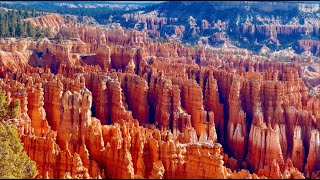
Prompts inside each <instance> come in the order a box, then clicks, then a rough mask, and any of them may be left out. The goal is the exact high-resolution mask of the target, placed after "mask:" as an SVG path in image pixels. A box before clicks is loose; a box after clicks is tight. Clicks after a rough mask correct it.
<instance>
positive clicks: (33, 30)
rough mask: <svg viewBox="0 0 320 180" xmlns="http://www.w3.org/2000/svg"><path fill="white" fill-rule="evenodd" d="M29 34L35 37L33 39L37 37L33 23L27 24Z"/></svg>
mask: <svg viewBox="0 0 320 180" xmlns="http://www.w3.org/2000/svg"><path fill="white" fill-rule="evenodd" d="M27 34H28V36H30V37H33V38H34V37H35V35H36V29H35V27H34V26H33V24H31V22H28V23H27Z"/></svg>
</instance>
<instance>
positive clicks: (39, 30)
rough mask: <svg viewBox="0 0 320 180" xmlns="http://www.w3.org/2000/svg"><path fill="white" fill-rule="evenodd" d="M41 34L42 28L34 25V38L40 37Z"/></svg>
mask: <svg viewBox="0 0 320 180" xmlns="http://www.w3.org/2000/svg"><path fill="white" fill-rule="evenodd" d="M41 36H42V30H41V28H40V27H39V26H37V27H36V38H37V39H38V38H40V37H41Z"/></svg>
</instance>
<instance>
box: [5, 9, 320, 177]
mask: <svg viewBox="0 0 320 180" xmlns="http://www.w3.org/2000/svg"><path fill="white" fill-rule="evenodd" d="M49 17H50V16H49ZM128 18H129V19H130V18H136V19H140V20H141V21H145V22H146V24H151V25H147V26H148V27H146V28H147V29H149V30H151V29H157V28H160V26H163V23H162V21H167V22H166V23H170V21H174V20H168V19H167V20H160V19H158V20H159V22H156V21H157V20H156V21H155V19H156V18H155V19H154V20H151V19H148V18H144V17H143V16H142V15H137V17H128ZM53 20H54V19H52V20H50V19H47V22H51V21H53ZM54 21H57V23H58V22H60V20H59V18H58V19H55V20H54ZM149 21H150V22H149ZM160 22H161V23H160ZM35 23H37V22H35ZM43 23H45V22H43ZM39 25H41V24H39ZM41 26H42V25H41ZM43 26H45V25H43ZM58 26H59V27H60V29H59V31H61V32H64V31H69V30H68V28H70V27H68V25H66V26H64V25H61V26H60V25H58V24H57V27H58ZM149 26H150V27H149ZM152 26H153V27H152ZM156 26H158V27H156ZM208 26H221V27H223V23H221V22H216V23H215V24H208V23H206V22H205V21H204V22H203V27H202V28H206V27H208ZM74 32H75V34H77V36H79V38H80V40H77V41H71V40H70V41H66V42H64V43H57V42H55V41H54V40H42V41H39V42H37V43H35V42H32V41H31V40H29V41H14V40H12V41H11V40H6V41H1V44H0V47H1V50H2V51H1V52H0V59H1V60H0V62H1V63H0V67H1V68H0V69H1V70H0V75H1V76H0V77H1V79H0V87H1V89H3V90H4V92H5V93H6V94H7V95H8V96H9V99H10V101H12V100H14V99H20V100H21V117H20V119H22V121H21V122H23V123H21V122H19V123H20V124H19V123H18V125H19V128H20V132H21V138H22V140H23V142H24V144H25V150H26V152H27V153H28V155H29V156H30V157H31V159H33V160H35V161H36V163H37V168H38V171H39V176H42V177H49V178H63V177H72V178H76V177H84V178H88V177H93V178H95V177H101V178H185V177H187V178H258V177H259V178H261V177H267V178H274V177H282V178H289V177H290V178H302V177H317V171H319V168H320V167H319V166H318V164H319V163H318V162H319V158H320V154H319V151H318V150H319V149H320V148H319V131H318V129H319V125H320V117H319V112H320V100H319V97H318V96H315V95H313V94H311V93H310V92H309V91H308V88H307V85H306V83H305V81H304V80H303V79H302V77H303V76H302V73H303V72H304V71H303V70H302V67H301V66H300V65H299V64H298V65H297V64H294V63H283V62H281V61H278V59H274V60H271V61H263V60H262V58H261V57H256V56H252V55H251V54H250V53H248V52H247V51H240V50H239V51H236V50H230V49H229V50H223V51H221V53H217V51H215V50H210V49H206V48H204V47H201V48H198V49H195V48H193V47H190V46H186V45H183V44H181V43H178V42H171V43H160V42H157V43H154V42H152V41H151V40H150V39H148V38H147V37H146V32H145V31H142V32H139V31H136V30H128V31H124V29H123V28H122V27H121V26H119V25H114V27H113V28H111V29H100V28H98V27H88V26H82V25H77V26H75V27H74ZM195 32H196V30H195ZM270 32H271V31H270ZM237 53H241V54H242V55H241V56H237V55H236V54H237ZM51 72H52V73H51ZM288 158H290V159H292V162H291V160H287V159H288ZM227 167H228V168H227ZM229 168H230V169H229ZM231 170H232V171H233V172H232V171H231ZM248 170H250V171H251V172H253V173H255V174H251V173H249V171H248ZM300 172H304V174H302V173H300Z"/></svg>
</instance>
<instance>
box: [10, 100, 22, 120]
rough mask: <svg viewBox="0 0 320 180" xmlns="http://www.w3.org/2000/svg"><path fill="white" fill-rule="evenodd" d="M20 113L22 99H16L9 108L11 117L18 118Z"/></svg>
mask: <svg viewBox="0 0 320 180" xmlns="http://www.w3.org/2000/svg"><path fill="white" fill-rule="evenodd" d="M19 114H20V101H19V100H18V99H15V100H14V101H13V103H12V105H11V107H10V109H9V117H10V118H18V117H19Z"/></svg>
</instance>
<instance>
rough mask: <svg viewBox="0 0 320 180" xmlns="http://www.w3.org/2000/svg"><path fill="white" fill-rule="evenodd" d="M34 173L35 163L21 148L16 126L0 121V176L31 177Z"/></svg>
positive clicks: (35, 172)
mask: <svg viewBox="0 0 320 180" xmlns="http://www.w3.org/2000/svg"><path fill="white" fill-rule="evenodd" d="M36 175H37V169H36V163H35V162H34V161H32V160H31V159H30V158H29V156H28V155H27V154H26V152H25V151H24V150H23V144H22V143H21V140H20V138H19V135H18V131H17V128H16V127H15V126H14V125H9V124H3V123H0V178H1V179H13V178H15V179H31V178H34V177H35V176H36Z"/></svg>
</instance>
